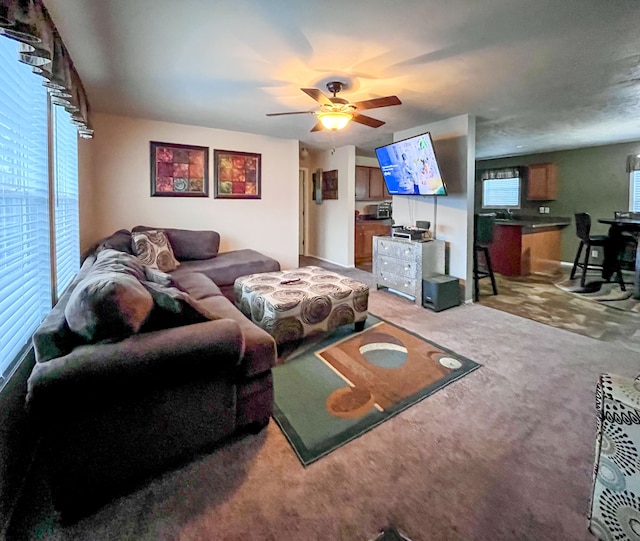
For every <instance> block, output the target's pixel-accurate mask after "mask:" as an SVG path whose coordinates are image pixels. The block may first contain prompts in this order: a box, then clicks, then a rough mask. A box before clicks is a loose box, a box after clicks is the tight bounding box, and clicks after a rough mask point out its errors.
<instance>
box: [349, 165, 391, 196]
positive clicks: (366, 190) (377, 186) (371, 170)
mask: <svg viewBox="0 0 640 541" xmlns="http://www.w3.org/2000/svg"><path fill="white" fill-rule="evenodd" d="M384 199H391V194H389V192H388V191H387V186H386V185H385V183H384V179H383V178H382V171H381V170H380V168H379V167H367V166H365V165H356V201H382V200H384Z"/></svg>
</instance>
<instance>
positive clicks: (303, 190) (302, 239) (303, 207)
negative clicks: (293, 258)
mask: <svg viewBox="0 0 640 541" xmlns="http://www.w3.org/2000/svg"><path fill="white" fill-rule="evenodd" d="M308 176H309V170H308V169H307V168H306V167H304V168H301V169H300V170H299V189H298V197H299V202H298V211H299V213H300V214H299V217H298V254H299V255H307V214H308V213H307V210H308V209H307V205H308V197H307V193H308V182H307V177H308Z"/></svg>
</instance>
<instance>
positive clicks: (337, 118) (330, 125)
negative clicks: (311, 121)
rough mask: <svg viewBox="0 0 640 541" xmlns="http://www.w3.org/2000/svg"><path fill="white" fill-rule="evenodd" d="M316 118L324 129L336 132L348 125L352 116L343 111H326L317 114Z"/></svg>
mask: <svg viewBox="0 0 640 541" xmlns="http://www.w3.org/2000/svg"><path fill="white" fill-rule="evenodd" d="M318 118H319V119H320V122H322V125H323V126H324V127H325V128H326V129H328V130H333V131H337V130H341V129H342V128H344V127H346V125H347V124H349V121H350V120H351V119H352V118H353V114H351V113H345V112H344V111H326V112H320V113H318Z"/></svg>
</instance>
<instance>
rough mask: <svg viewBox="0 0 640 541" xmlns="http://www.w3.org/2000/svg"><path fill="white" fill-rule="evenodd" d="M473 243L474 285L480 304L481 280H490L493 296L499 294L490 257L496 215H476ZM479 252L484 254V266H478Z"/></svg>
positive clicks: (475, 298)
mask: <svg viewBox="0 0 640 541" xmlns="http://www.w3.org/2000/svg"><path fill="white" fill-rule="evenodd" d="M474 218H475V227H474V241H473V284H474V290H475V291H474V300H475V301H476V302H478V300H479V299H480V284H479V282H480V279H481V278H490V279H491V287H492V288H493V294H494V295H497V294H498V288H497V286H496V278H495V276H494V275H493V269H492V268H491V257H490V256H489V245H490V244H491V243H492V242H493V225H494V222H495V219H496V215H495V214H494V213H491V214H476V215H475V217H474ZM478 252H482V253H483V254H484V266H480V265H479V264H478Z"/></svg>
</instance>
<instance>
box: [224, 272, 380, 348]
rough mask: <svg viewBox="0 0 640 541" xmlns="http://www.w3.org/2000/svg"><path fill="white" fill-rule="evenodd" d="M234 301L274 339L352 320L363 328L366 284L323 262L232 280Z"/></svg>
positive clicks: (279, 340)
mask: <svg viewBox="0 0 640 541" xmlns="http://www.w3.org/2000/svg"><path fill="white" fill-rule="evenodd" d="M234 296H235V302H236V306H237V307H238V308H239V309H240V310H241V311H242V312H243V313H244V314H245V315H246V316H247V317H248V318H250V319H251V321H253V322H254V323H255V324H256V325H258V326H259V327H261V328H263V329H264V330H266V331H267V332H268V333H269V334H270V335H271V336H273V337H274V339H275V341H276V343H277V344H283V343H285V342H288V341H290V340H298V339H300V338H303V337H305V336H308V335H309V334H312V333H316V332H322V331H330V330H333V329H335V328H336V327H339V326H340V325H346V324H349V323H354V324H355V328H356V330H362V329H363V328H364V322H365V320H366V319H367V308H368V304H369V286H368V285H367V284H364V283H362V282H358V281H357V280H353V279H351V278H348V277H346V276H342V275H340V274H337V273H335V272H332V271H328V270H326V269H323V268H321V267H301V268H299V269H292V270H284V271H278V272H263V273H259V274H250V275H248V276H241V277H239V278H237V279H236V281H235V284H234Z"/></svg>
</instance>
